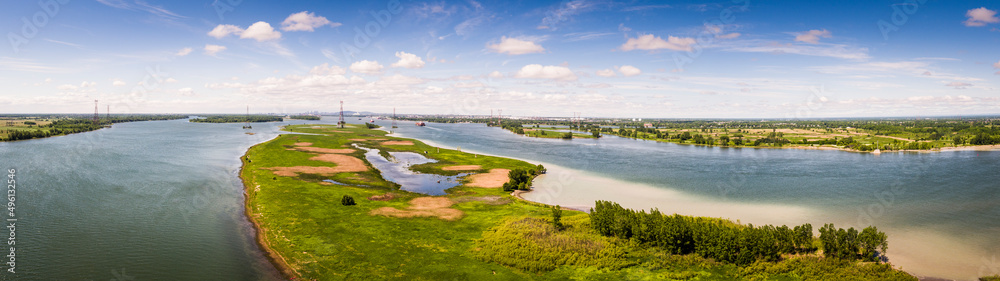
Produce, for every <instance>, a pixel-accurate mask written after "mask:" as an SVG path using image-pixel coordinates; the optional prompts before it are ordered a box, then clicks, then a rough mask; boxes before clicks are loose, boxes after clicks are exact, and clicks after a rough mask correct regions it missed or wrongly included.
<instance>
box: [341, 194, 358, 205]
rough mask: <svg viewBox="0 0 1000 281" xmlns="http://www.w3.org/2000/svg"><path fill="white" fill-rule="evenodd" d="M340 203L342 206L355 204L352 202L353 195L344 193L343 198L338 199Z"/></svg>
mask: <svg viewBox="0 0 1000 281" xmlns="http://www.w3.org/2000/svg"><path fill="white" fill-rule="evenodd" d="M340 204H341V205H344V206H353V205H357V204H356V203H354V197H351V196H350V195H344V198H341V199H340Z"/></svg>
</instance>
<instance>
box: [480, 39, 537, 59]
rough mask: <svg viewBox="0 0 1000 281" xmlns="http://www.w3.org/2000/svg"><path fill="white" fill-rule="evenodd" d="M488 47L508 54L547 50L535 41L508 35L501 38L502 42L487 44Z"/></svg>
mask: <svg viewBox="0 0 1000 281" xmlns="http://www.w3.org/2000/svg"><path fill="white" fill-rule="evenodd" d="M486 47H487V48H489V49H490V50H493V52H497V53H501V54H503V53H506V54H508V55H523V54H531V53H542V52H545V48H542V46H541V45H538V44H535V42H532V41H528V40H521V39H517V38H508V37H506V36H504V37H502V38H501V39H500V43H497V44H492V45H487V46H486Z"/></svg>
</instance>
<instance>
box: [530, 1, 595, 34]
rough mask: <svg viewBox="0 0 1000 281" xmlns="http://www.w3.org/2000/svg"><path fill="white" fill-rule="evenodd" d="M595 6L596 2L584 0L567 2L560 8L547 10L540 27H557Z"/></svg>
mask: <svg viewBox="0 0 1000 281" xmlns="http://www.w3.org/2000/svg"><path fill="white" fill-rule="evenodd" d="M595 6H596V3H594V2H588V1H584V0H575V1H570V2H565V3H563V4H562V5H561V6H560V7H559V8H557V9H552V10H549V11H547V12H546V13H545V14H546V15H545V18H542V23H541V24H540V25H538V29H555V28H556V25H558V24H559V23H561V22H565V21H570V20H572V17H573V16H575V15H577V14H580V13H584V12H587V11H589V10H592V9H593V8H594V7H595Z"/></svg>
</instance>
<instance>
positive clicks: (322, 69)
mask: <svg viewBox="0 0 1000 281" xmlns="http://www.w3.org/2000/svg"><path fill="white" fill-rule="evenodd" d="M345 73H347V71H346V70H344V69H343V68H341V67H339V66H336V65H334V66H330V65H329V64H327V63H324V64H322V65H317V66H315V67H313V68H312V70H310V71H309V74H310V75H344V74H345Z"/></svg>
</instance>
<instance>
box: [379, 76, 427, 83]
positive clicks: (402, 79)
mask: <svg viewBox="0 0 1000 281" xmlns="http://www.w3.org/2000/svg"><path fill="white" fill-rule="evenodd" d="M424 82H425V81H424V79H420V78H417V77H411V76H405V75H400V74H396V75H393V76H389V77H383V78H382V80H379V81H378V83H377V84H379V85H416V84H423V83H424Z"/></svg>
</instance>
